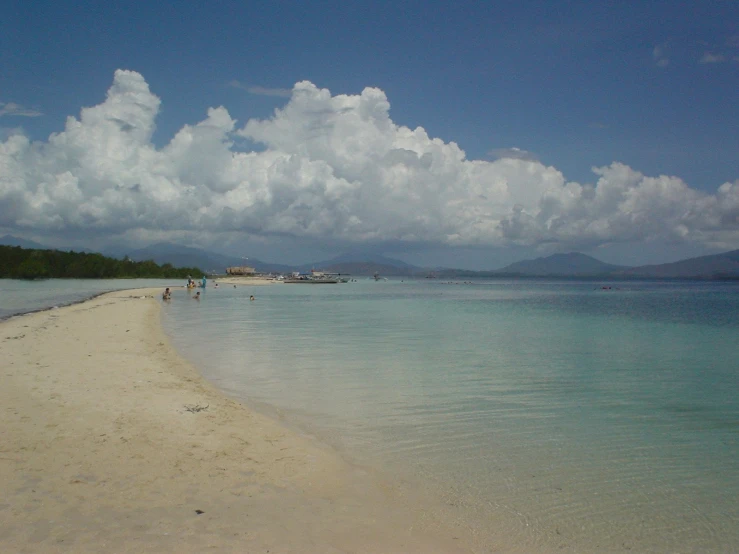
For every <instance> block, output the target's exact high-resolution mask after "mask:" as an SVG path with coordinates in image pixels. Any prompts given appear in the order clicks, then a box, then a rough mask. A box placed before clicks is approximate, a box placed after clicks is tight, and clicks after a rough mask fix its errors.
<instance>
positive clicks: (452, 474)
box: [164, 280, 739, 552]
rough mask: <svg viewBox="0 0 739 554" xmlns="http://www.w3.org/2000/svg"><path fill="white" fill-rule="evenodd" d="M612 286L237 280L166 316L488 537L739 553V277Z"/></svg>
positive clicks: (247, 383)
mask: <svg viewBox="0 0 739 554" xmlns="http://www.w3.org/2000/svg"><path fill="white" fill-rule="evenodd" d="M609 285H610V286H612V287H613V288H611V289H610V290H608V289H603V288H601V285H600V284H594V283H590V282H585V283H578V282H544V281H526V282H521V281H515V282H500V281H496V282H473V283H467V284H465V283H440V282H437V281H431V280H424V281H404V282H402V281H400V280H396V281H393V280H391V281H380V282H374V281H369V280H360V281H359V282H356V283H347V284H342V285H326V286H311V285H273V286H266V287H248V286H243V287H239V288H233V287H232V286H231V287H229V286H226V285H224V286H221V287H219V289H213V288H209V289H208V290H207V291H206V293H205V295H204V298H203V300H202V301H201V302H199V303H196V302H193V301H189V300H187V298H186V296H185V295H186V293H185V292H182V293H181V294H180V298H181V301H180V298H177V297H175V299H174V301H173V302H172V303H171V304H169V305H167V306H166V308H165V313H164V324H165V327H166V329H167V330H168V331H169V332H170V333H171V335H172V337H173V340H174V342H175V345H176V346H177V348H178V349H180V350H181V351H182V352H183V354H184V355H185V356H187V357H188V358H190V359H192V360H193V361H194V363H196V364H197V365H198V366H199V367H200V368H202V371H203V373H204V375H205V376H206V377H207V378H209V379H210V380H212V381H213V382H215V383H216V384H217V385H218V386H220V387H221V388H222V389H224V390H225V391H227V392H228V393H230V394H232V395H234V396H236V397H239V398H241V399H243V400H245V401H246V402H248V403H252V404H254V405H269V406H272V407H276V408H277V409H279V410H280V412H281V414H282V416H283V417H285V418H286V419H287V421H288V422H290V423H291V424H294V425H296V426H298V427H301V428H304V429H306V430H309V431H310V432H312V433H314V434H317V435H318V436H319V437H321V438H322V439H323V440H325V441H327V442H329V443H330V444H332V445H333V446H335V447H336V448H338V449H340V450H341V451H342V452H344V453H345V454H346V455H347V456H349V457H350V458H352V459H355V460H361V461H362V463H366V464H369V465H372V466H374V467H377V468H380V469H382V470H384V471H386V472H388V473H391V474H393V475H395V476H398V477H399V478H403V479H407V480H409V481H411V482H414V483H416V484H417V485H418V486H423V487H426V488H428V489H429V490H431V491H433V492H434V493H435V494H436V496H437V497H438V498H439V499H440V506H441V505H442V504H443V506H444V509H445V510H449V511H450V512H451V513H452V514H453V517H455V518H458V519H459V520H461V521H464V522H465V523H466V524H468V525H469V526H470V527H471V528H473V529H474V530H476V532H477V534H478V536H479V537H480V540H481V543H482V544H483V545H484V546H486V547H487V548H489V549H492V548H493V547H502V546H506V545H509V546H513V545H515V546H517V547H518V548H519V549H520V550H522V551H527V550H528V551H534V550H536V549H539V550H565V551H579V552H596V551H597V552H610V551H612V552H622V551H623V552H626V551H629V550H631V551H637V552H734V551H739V503H738V502H737V498H739V441H738V439H739V394H738V393H739V375H738V373H737V359H738V355H739V343H738V341H737V337H738V336H739V287H738V286H737V285H735V284H724V283H719V284H705V283H620V284H613V283H611V284H609ZM250 294H254V295H255V296H256V297H257V299H256V301H254V302H250V301H249V295H250Z"/></svg>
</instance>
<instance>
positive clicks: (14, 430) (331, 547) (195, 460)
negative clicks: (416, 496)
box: [0, 279, 471, 553]
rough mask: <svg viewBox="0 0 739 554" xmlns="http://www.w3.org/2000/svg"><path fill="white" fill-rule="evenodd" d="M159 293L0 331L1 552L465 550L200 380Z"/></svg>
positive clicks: (367, 477)
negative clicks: (180, 349) (171, 335)
mask: <svg viewBox="0 0 739 554" xmlns="http://www.w3.org/2000/svg"><path fill="white" fill-rule="evenodd" d="M218 281H219V282H223V283H224V284H231V283H230V282H229V281H226V280H221V279H219V280H218ZM267 282H269V281H267ZM238 283H243V284H256V283H255V282H254V280H248V281H246V280H244V281H242V280H239V281H238V282H237V283H236V284H238ZM159 294H161V290H160V289H143V290H123V291H115V292H109V293H104V294H101V295H97V296H95V297H93V298H91V299H88V300H86V301H84V302H80V303H75V304H71V305H68V306H65V307H60V308H58V309H47V310H43V311H36V312H33V313H26V314H23V315H18V316H14V317H12V318H10V319H6V320H3V321H0V352H1V355H0V359H1V360H2V362H0V378H2V380H3V381H2V382H3V387H0V405H2V406H3V412H4V417H3V418H1V419H0V430H1V431H2V433H1V434H2V436H3V442H2V444H0V549H1V550H4V551H18V552H70V551H74V552H98V551H100V550H101V549H102V550H107V551H113V552H141V551H146V552H170V551H175V550H176V551H179V552H202V551H203V550H205V549H214V550H216V551H218V552H256V551H267V550H269V551H270V552H273V553H274V552H368V553H369V552H470V551H471V550H470V546H469V545H468V544H466V543H467V541H466V539H467V538H468V537H467V535H469V533H470V530H469V529H466V528H465V527H464V526H463V525H462V524H461V523H459V522H451V523H450V522H446V523H445V522H443V521H438V518H436V517H434V516H433V514H431V513H430V512H427V511H426V510H424V506H423V505H418V503H414V502H413V500H411V498H409V497H407V496H405V495H404V494H403V493H402V491H401V490H400V489H398V488H396V487H395V486H394V485H393V483H390V482H385V481H382V480H381V479H378V478H377V477H376V476H375V475H373V474H371V473H370V472H368V471H366V470H363V469H362V468H360V467H356V466H352V465H350V464H349V463H347V462H346V461H345V460H343V459H342V458H341V457H340V456H339V455H338V453H336V452H332V451H331V450H330V449H329V448H327V447H324V446H323V445H321V444H318V443H317V441H315V440H311V439H310V438H309V437H306V436H303V435H300V434H298V433H296V432H294V431H292V430H290V429H288V428H286V427H285V426H283V425H281V424H280V423H279V422H278V421H276V420H274V419H271V418H269V417H267V416H265V415H263V414H261V413H258V412H255V411H254V410H251V409H249V408H247V407H246V406H245V405H244V404H241V403H239V402H238V401H236V400H233V399H230V398H228V397H227V396H226V395H225V394H224V393H222V392H220V391H218V390H217V389H216V388H215V386H214V385H211V384H210V383H208V382H207V381H205V380H204V379H203V378H202V377H201V376H200V375H199V374H198V372H197V370H196V369H195V368H194V367H193V366H192V365H191V364H189V363H188V362H187V361H186V360H184V359H182V358H181V357H180V356H179V354H177V353H176V352H175V351H174V348H173V347H172V346H171V344H170V342H169V339H168V338H167V336H166V334H165V333H164V330H163V329H162V326H161V321H160V310H161V306H160V303H159V300H158V299H157V296H158V295H159Z"/></svg>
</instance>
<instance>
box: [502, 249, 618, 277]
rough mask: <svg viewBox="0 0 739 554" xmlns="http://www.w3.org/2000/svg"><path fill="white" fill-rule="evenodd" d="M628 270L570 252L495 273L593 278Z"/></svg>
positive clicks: (524, 262) (511, 265) (517, 264)
mask: <svg viewBox="0 0 739 554" xmlns="http://www.w3.org/2000/svg"><path fill="white" fill-rule="evenodd" d="M628 269H630V268H629V267H627V266H620V265H613V264H607V263H605V262H601V261H600V260H597V259H595V258H593V257H592V256H588V255H586V254H580V253H579V252H570V253H569V254H552V255H551V256H547V257H545V258H536V259H535V260H523V261H520V262H516V263H512V264H510V265H507V266H506V267H504V268H501V269H498V270H496V271H495V273H505V274H514V275H522V276H530V277H545V276H561V277H585V276H588V277H593V276H597V275H607V274H609V273H614V272H617V271H626V270H628Z"/></svg>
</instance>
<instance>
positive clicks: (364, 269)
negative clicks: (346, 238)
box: [301, 262, 424, 277]
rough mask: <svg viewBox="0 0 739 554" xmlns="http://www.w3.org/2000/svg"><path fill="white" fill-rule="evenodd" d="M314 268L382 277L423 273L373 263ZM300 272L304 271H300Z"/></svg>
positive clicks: (351, 263)
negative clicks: (376, 274) (377, 274)
mask: <svg viewBox="0 0 739 554" xmlns="http://www.w3.org/2000/svg"><path fill="white" fill-rule="evenodd" d="M315 268H316V269H321V270H323V271H328V272H331V273H341V274H342V275H374V274H375V273H379V274H380V275H381V276H383V277H389V276H396V277H400V276H408V277H410V276H412V275H416V274H418V273H419V272H423V271H424V270H422V269H418V268H415V269H414V268H413V267H412V266H409V267H397V266H394V265H388V264H379V263H374V262H344V263H337V264H330V265H324V264H315ZM301 271H304V270H303V269H301Z"/></svg>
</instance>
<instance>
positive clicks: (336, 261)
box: [317, 252, 420, 270]
mask: <svg viewBox="0 0 739 554" xmlns="http://www.w3.org/2000/svg"><path fill="white" fill-rule="evenodd" d="M349 263H365V264H377V265H382V266H389V267H395V268H403V269H409V270H418V269H420V268H418V267H416V266H413V265H411V264H408V263H406V262H404V261H402V260H396V259H394V258H387V257H385V256H383V255H381V254H373V253H367V252H345V253H344V254H341V255H340V256H336V257H335V258H331V259H330V260H326V261H323V262H319V263H318V264H317V265H320V266H321V267H325V266H336V265H340V264H349Z"/></svg>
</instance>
